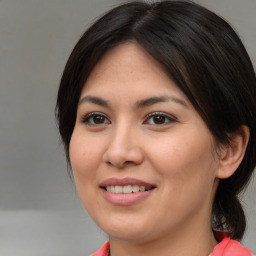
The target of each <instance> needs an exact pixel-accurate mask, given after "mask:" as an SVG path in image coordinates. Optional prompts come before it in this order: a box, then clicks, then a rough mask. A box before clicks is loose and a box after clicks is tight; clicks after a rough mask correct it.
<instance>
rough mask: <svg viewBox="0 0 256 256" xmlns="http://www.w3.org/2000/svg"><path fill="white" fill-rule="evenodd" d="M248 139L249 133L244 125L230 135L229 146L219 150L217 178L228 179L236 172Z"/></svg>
mask: <svg viewBox="0 0 256 256" xmlns="http://www.w3.org/2000/svg"><path fill="white" fill-rule="evenodd" d="M249 137H250V131H249V128H248V127H247V126H245V125H242V126H241V127H240V128H239V129H237V131H235V132H234V133H232V134H231V141H230V144H229V145H226V146H224V148H223V149H222V150H221V157H220V163H219V168H218V170H217V173H216V177H217V178H219V179H226V178H229V177H230V176H232V175H233V173H234V172H235V171H236V170H237V168H238V166H239V165H240V163H241V162H242V160H243V158H244V154H245V150H246V147H247V144H248V141H249Z"/></svg>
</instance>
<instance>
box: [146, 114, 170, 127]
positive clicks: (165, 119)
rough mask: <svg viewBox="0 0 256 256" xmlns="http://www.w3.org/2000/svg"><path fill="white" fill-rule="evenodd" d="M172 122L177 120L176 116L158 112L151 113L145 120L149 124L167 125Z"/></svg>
mask: <svg viewBox="0 0 256 256" xmlns="http://www.w3.org/2000/svg"><path fill="white" fill-rule="evenodd" d="M172 122H175V118H173V117H172V116H170V115H168V114H165V113H161V112H157V113H151V114H149V115H148V116H147V117H146V120H145V121H144V124H149V125H167V124H170V123H172Z"/></svg>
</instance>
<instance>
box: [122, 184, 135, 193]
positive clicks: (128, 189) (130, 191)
mask: <svg viewBox="0 0 256 256" xmlns="http://www.w3.org/2000/svg"><path fill="white" fill-rule="evenodd" d="M132 190H133V189H132V186H131V185H128V186H123V193H124V194H130V193H132Z"/></svg>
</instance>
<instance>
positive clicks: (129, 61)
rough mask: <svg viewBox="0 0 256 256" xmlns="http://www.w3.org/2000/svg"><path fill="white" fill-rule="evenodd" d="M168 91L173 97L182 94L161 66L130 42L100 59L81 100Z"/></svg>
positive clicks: (85, 86) (120, 45)
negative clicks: (100, 95)
mask: <svg viewBox="0 0 256 256" xmlns="http://www.w3.org/2000/svg"><path fill="white" fill-rule="evenodd" d="M170 89H172V91H173V93H178V94H183V93H182V92H181V91H180V89H179V88H178V86H177V85H176V84H175V83H174V82H173V80H172V79H171V78H170V76H169V75H168V74H167V73H166V71H165V69H164V67H163V65H162V64H161V63H159V62H158V61H157V60H155V59H154V58H153V57H152V56H151V55H150V54H149V53H148V52H147V51H146V50H145V49H144V48H143V47H142V46H140V45H139V44H138V43H136V42H130V41H129V42H125V43H122V44H119V45H118V46H116V47H115V48H113V49H111V50H109V51H108V52H106V53H105V55H103V57H102V58H101V60H100V61H99V62H98V63H97V64H96V66H95V67H94V69H93V70H92V72H91V73H90V75H89V77H88V79H87V81H86V83H85V85H84V87H83V90H82V93H81V97H82V96H83V95H84V94H88V93H91V92H93V93H98V92H99V93H100V92H102V91H104V92H105V93H108V94H110V93H111V92H113V93H114V92H117V91H119V92H121V91H122V90H126V91H127V90H129V91H133V92H135V91H136V92H137V93H139V94H147V93H153V91H154V93H157V91H160V92H161V94H163V93H169V92H170ZM145 96H146V95H145ZM149 96H150V95H149ZM183 96H184V97H185V95H183Z"/></svg>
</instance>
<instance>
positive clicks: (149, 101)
mask: <svg viewBox="0 0 256 256" xmlns="http://www.w3.org/2000/svg"><path fill="white" fill-rule="evenodd" d="M169 101H171V102H175V103H178V104H180V105H182V106H184V107H186V108H188V105H187V103H186V102H185V101H184V100H182V99H179V98H177V97H174V96H166V95H164V96H157V97H150V98H146V99H142V100H139V101H137V102H136V103H135V106H136V107H137V108H144V107H149V106H152V105H154V104H157V103H162V102H169ZM84 102H90V103H93V104H96V105H100V106H102V107H106V108H110V104H109V102H108V101H107V100H104V99H102V98H100V97H96V96H91V95H88V96H85V97H83V98H82V99H81V100H80V101H79V103H78V105H80V104H82V103H84Z"/></svg>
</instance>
